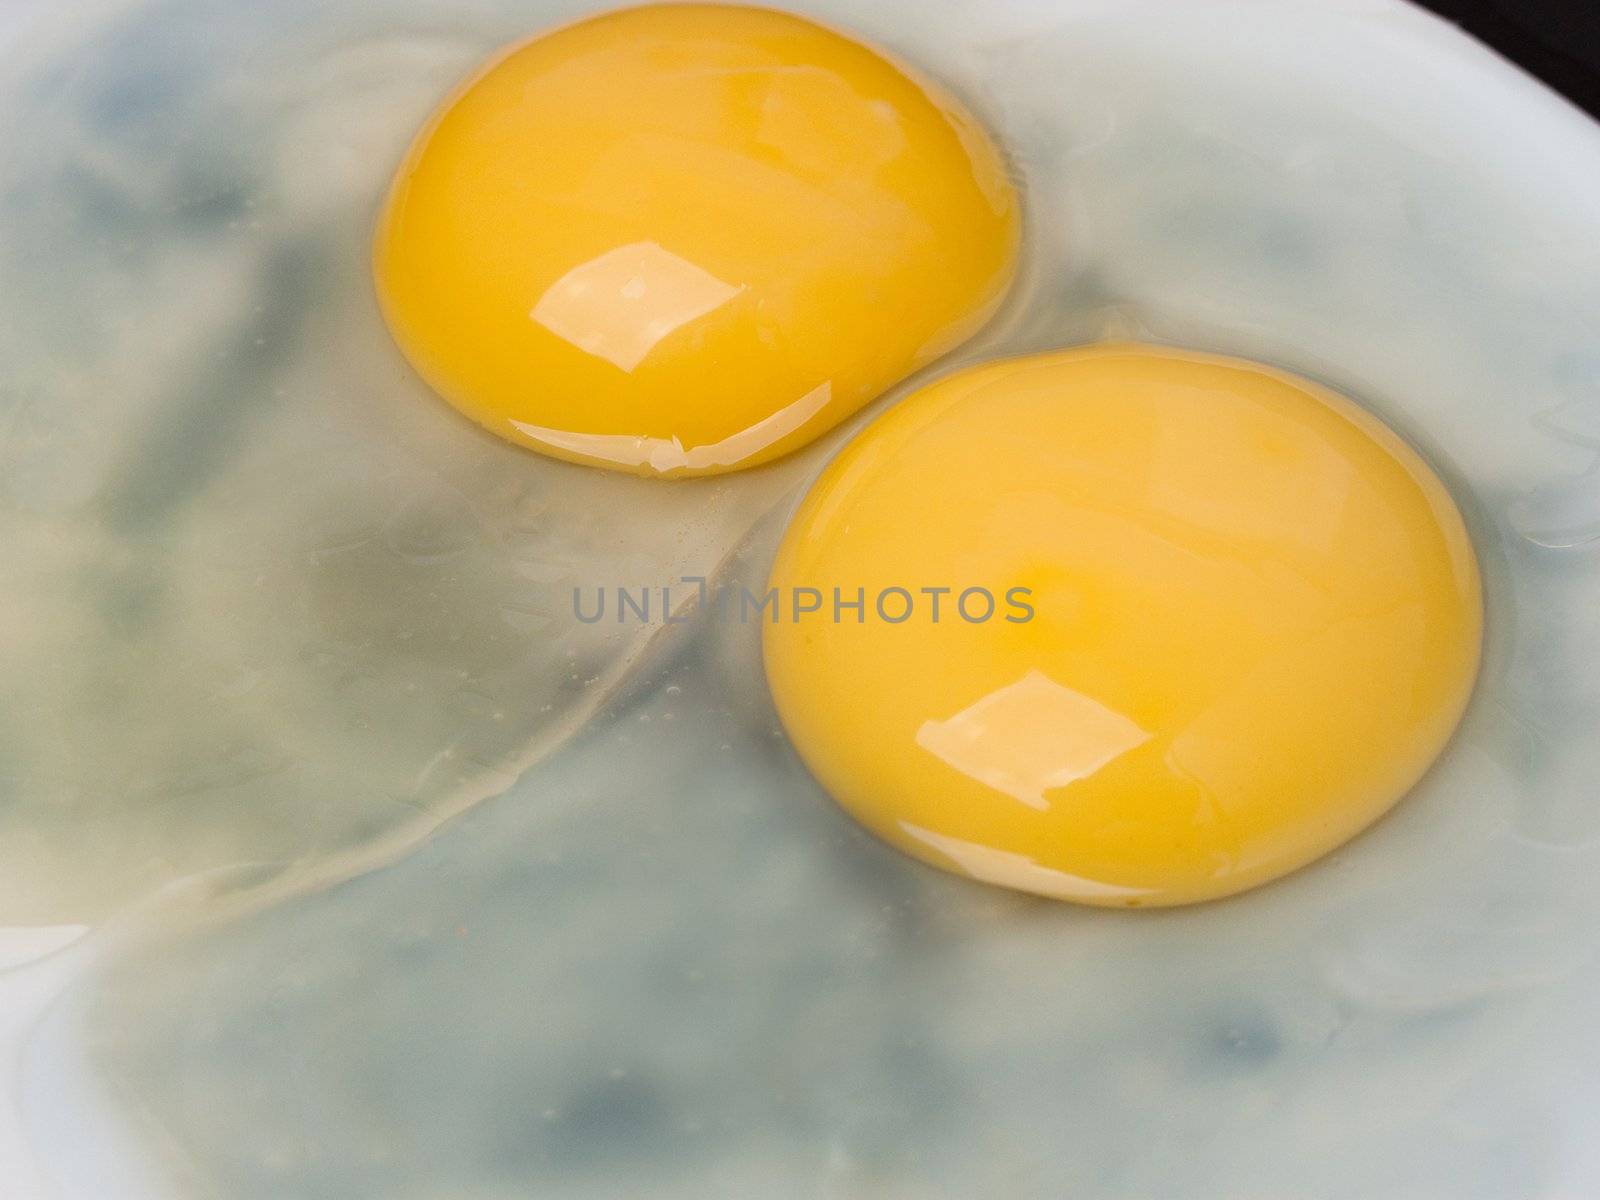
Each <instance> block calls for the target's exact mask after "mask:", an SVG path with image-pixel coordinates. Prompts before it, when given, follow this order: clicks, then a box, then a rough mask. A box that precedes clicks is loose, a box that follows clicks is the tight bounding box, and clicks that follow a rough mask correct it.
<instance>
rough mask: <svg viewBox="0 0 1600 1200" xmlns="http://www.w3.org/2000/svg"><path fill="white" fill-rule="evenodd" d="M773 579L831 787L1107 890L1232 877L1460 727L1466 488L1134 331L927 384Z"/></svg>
mask: <svg viewBox="0 0 1600 1200" xmlns="http://www.w3.org/2000/svg"><path fill="white" fill-rule="evenodd" d="M771 584H772V586H773V587H774V588H776V589H777V590H778V593H779V597H780V600H781V601H782V604H781V605H780V606H779V607H778V608H776V609H774V615H775V616H777V617H778V618H779V619H778V620H777V621H776V622H774V623H770V624H767V625H766V627H765V639H764V641H765V658H766V668H767V674H768V679H769V682H770V685H771V688H772V693H773V696H774V698H775V700H776V703H777V707H778V711H779V713H780V715H781V717H782V720H783V723H784V725H785V727H786V728H787V730H788V733H789V735H790V737H791V739H792V741H793V743H794V745H795V747H796V748H797V749H798V751H799V753H800V754H801V756H802V757H803V758H804V759H805V761H806V762H807V764H808V765H809V766H810V767H811V769H812V771H813V773H814V774H815V775H816V777H817V778H818V780H819V781H820V782H821V783H822V784H823V786H824V787H825V788H827V790H828V791H829V792H831V793H832V795H833V796H834V797H835V798H837V800H838V801H839V803H840V804H842V805H843V806H844V807H845V808H846V809H847V810H848V811H849V812H850V813H852V814H853V815H854V816H855V817H857V818H858V819H859V820H860V821H861V822H862V823H864V824H865V825H866V826H867V827H868V828H870V829H871V830H873V831H874V832H875V833H877V834H878V835H880V836H881V837H883V838H884V839H886V840H887V841H889V842H891V843H892V844H894V845H895V846H898V847H899V848H901V849H902V850H905V851H906V852H908V853H910V854H913V855H916V856H917V857H919V858H922V859H925V860H926V861H928V862H930V863H933V864H934V865H936V866H939V867H943V868H945V869H946V870H950V871H954V872H957V873H959V874H963V875H966V876H969V877H972V878H974V879H979V880H983V881H986V882H989V883H995V884H1001V885H1005V886H1008V887H1013V888H1020V889H1023V890H1025V891H1029V892H1037V893H1040V894H1043V895H1047V896H1055V897H1059V898H1062V899H1067V900H1075V901H1082V902H1085V903H1090V904H1104V905H1168V904H1183V903H1187V902H1191V901H1198V900H1206V899H1210V898H1213V897H1218V896H1224V895H1228V894H1230V893H1233V892H1238V891H1241V890H1243V889H1245V888H1249V887H1253V886H1255V885H1257V884H1260V883H1263V882H1265V881H1267V880H1270V879H1273V878H1275V877H1277V876H1280V875H1283V874H1285V873H1286V872H1289V871H1292V870H1294V869H1295V868H1297V867H1299V866H1301V865H1302V864H1304V863H1307V862H1309V861H1311V860H1312V859H1314V858H1316V857H1318V856H1319V855H1321V854H1324V853H1326V852H1327V851H1329V850H1331V849H1332V848H1334V847H1336V846H1338V845H1339V844H1340V843H1342V842H1344V841H1345V840H1346V839H1348V838H1350V837H1352V836H1353V835H1354V834H1356V833H1357V832H1358V831H1360V830H1361V829H1363V828H1364V827H1365V826H1367V825H1368V824H1370V823H1371V822H1372V821H1374V820H1376V819H1377V818H1378V817H1379V816H1380V815H1381V814H1383V813H1384V812H1385V811H1386V810H1387V809H1389V807H1390V806H1391V805H1393V804H1394V803H1395V802H1396V801H1397V800H1398V799H1399V798H1400V797H1401V796H1402V795H1403V794H1404V793H1405V792H1406V791H1407V790H1408V789H1409V788H1410V787H1411V786H1412V785H1413V784H1414V783H1415V782H1416V781H1417V779H1418V778H1419V777H1420V776H1421V775H1422V774H1423V772H1424V771H1425V770H1426V768H1427V767H1428V765H1429V764H1430V763H1431V762H1432V761H1433V759H1434V758H1435V757H1436V756H1437V755H1438V753H1439V752H1440V750H1441V748H1442V747H1443V746H1444V744H1445V742H1446V741H1447V740H1448V738H1449V736H1450V734H1451V731H1452V730H1453V729H1454V727H1455V725H1456V723H1457V721H1458V719H1459V718H1460V716H1461V713H1462V711H1463V708H1464V706H1465V704H1466V702H1467V698H1468V695H1469V693H1470V691H1471V689H1472V684H1473V680H1474V677H1475V675H1476V673H1477V667H1478V659H1479V646H1480V641H1481V630H1482V608H1481V592H1480V585H1479V579H1478V572H1477V566H1476V562H1475V559H1474V556H1473V552H1472V547H1471V544H1470V542H1469V540H1468V537H1467V534H1466V530H1465V528H1464V526H1463V523H1462V520H1461V517H1460V514H1459V513H1458V511H1457V509H1456V507H1455V506H1454V504H1453V503H1452V501H1451V499H1450V497H1449V495H1448V494H1447V492H1446V490H1445V488H1444V487H1443V485H1442V484H1441V483H1440V482H1439V480H1438V479H1437V478H1436V477H1435V475H1434V474H1433V473H1432V472H1431V471H1430V470H1429V468H1428V467H1427V466H1426V465H1425V464H1424V463H1423V461H1422V460H1421V459H1420V458H1419V457H1418V455H1417V454H1416V453H1414V452H1413V451H1412V450H1411V449H1410V448H1409V447H1408V446H1407V445H1406V444H1405V443H1404V442H1402V441H1401V440H1400V439H1399V438H1398V437H1397V436H1395V434H1394V433H1392V432H1391V431H1390V430H1389V429H1388V428H1386V427H1385V426H1384V425H1382V424H1381V423H1380V422H1379V421H1377V420H1376V419H1375V418H1373V417H1372V416H1370V415H1368V414H1367V413H1366V412H1365V411H1363V410H1362V409H1360V408H1358V407H1357V406H1356V405H1354V404H1352V403H1351V402H1349V401H1347V400H1345V399H1343V398H1342V397H1340V396H1337V395H1334V394H1332V393H1330V392H1328V391H1326V390H1324V389H1322V388H1319V387H1317V386H1314V385H1312V384H1311V383H1308V382H1306V381H1304V380H1300V379H1296V378H1293V377H1291V376H1289V375H1286V374H1283V373H1281V372H1278V371H1275V370H1271V369H1268V368H1266V367H1262V366H1257V365H1254V364H1250V363H1246V362H1241V361H1235V360H1230V359H1224V358H1217V357H1211V356H1206V355H1200V354H1194V353H1187V352H1180V351H1175V350H1166V349H1157V348H1151V347H1142V346H1132V345H1110V346H1101V347H1092V348H1087V349H1078V350H1070V351H1065V352H1060V353H1053V354H1045V355H1040V356H1037V357H1031V358H1024V359H1018V360H1014V361H1008V362H1000V363H994V364H990V365H986V366H980V367H977V368H973V369H970V370H965V371H962V372H959V373H957V374H954V375H952V376H949V377H948V378H945V379H942V380H940V381H938V382H936V383H933V384H932V385H930V386H928V387H925V388H923V389H921V390H920V391H918V392H916V393H914V394H913V395H912V396H910V397H909V398H907V399H906V400H904V401H903V402H901V403H900V404H898V405H897V406H895V407H894V408H893V409H891V410H890V411H889V412H888V413H887V414H886V415H885V416H883V417H882V418H880V419H879V420H877V421H876V422H875V423H873V424H872V425H871V426H869V427H868V428H867V429H866V431H865V432H863V433H862V434H861V435H860V436H858V437H857V438H856V439H855V440H854V441H853V442H852V443H850V445H849V446H847V447H846V448H845V450H844V451H843V452H842V453H841V454H840V455H839V456H838V457H837V458H836V460H835V461H834V462H833V463H832V464H831V465H830V466H829V467H828V469H827V470H826V471H825V472H824V474H823V475H822V477H821V478H820V479H819V480H818V481H817V483H816V485H815V486H814V487H813V488H812V489H811V491H810V493H809V494H808V495H807V496H806V498H805V500H804V502H803V504H802V505H801V507H800V509H799V511H798V513H797V515H796V516H795V517H794V520H793V523H792V524H791V526H790V527H789V529H788V531H787V533H786V535H785V537H784V540H783V542H782V545H781V547H780V551H779V554H778V558H777V561H776V564H775V566H774V569H773V573H772V578H771ZM946 588H947V589H950V590H949V592H948V593H943V592H940V591H939V589H946ZM807 589H809V590H807ZM835 589H838V590H837V591H835ZM796 590H800V591H801V592H802V593H803V594H804V595H805V596H806V598H807V599H806V602H805V604H804V605H789V602H788V599H787V597H788V596H789V595H790V594H791V593H794V592H795V591H796ZM963 592H969V593H974V594H971V595H969V596H968V597H967V598H966V603H965V604H964V605H963V606H962V607H959V608H958V606H957V601H958V600H959V599H960V598H961V593H963ZM985 593H986V594H988V595H989V596H991V597H993V600H994V605H993V610H992V613H991V614H990V615H988V616H987V617H986V616H985V613H986V610H987V609H988V608H989V606H988V605H986V603H985V602H984V599H983V594H985ZM818 594H820V596H821V597H822V598H823V601H822V603H821V604H820V606H817V607H816V609H815V611H807V612H806V613H805V614H804V615H801V616H796V614H795V610H796V609H798V608H805V609H807V610H810V609H811V608H812V600H813V599H814V597H815V596H816V595H818ZM907 594H908V595H909V599H910V601H911V603H910V604H909V605H908V603H907ZM886 595H887V597H888V599H887V600H885V599H884V597H885V596H886ZM860 598H864V599H865V603H864V604H863V605H861V606H860V607H859V608H858V607H857V606H856V605H855V604H854V603H853V602H854V601H856V600H857V599H860ZM841 600H842V601H843V604H842V606H841V605H840V604H838V603H837V602H838V601H841ZM880 602H882V606H881V607H880ZM936 605H937V608H936ZM908 609H909V613H908V615H905V616H904V618H903V619H901V618H902V614H906V613H907V611H908Z"/></svg>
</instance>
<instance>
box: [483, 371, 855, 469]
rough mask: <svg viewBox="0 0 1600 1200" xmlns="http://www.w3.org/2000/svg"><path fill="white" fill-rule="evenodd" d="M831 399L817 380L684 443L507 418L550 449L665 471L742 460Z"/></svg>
mask: <svg viewBox="0 0 1600 1200" xmlns="http://www.w3.org/2000/svg"><path fill="white" fill-rule="evenodd" d="M832 399H833V385H832V384H831V383H829V382H828V381H827V380H824V381H823V382H822V383H819V384H818V385H817V386H816V387H814V388H812V389H811V390H810V391H809V392H807V393H806V394H805V395H804V396H801V397H800V399H798V400H796V401H794V402H793V403H792V404H788V405H786V406H785V407H783V408H780V409H779V410H778V411H777V412H775V413H773V414H772V415H771V416H770V417H766V418H764V419H763V420H760V421H757V422H756V423H755V424H754V425H752V426H750V428H748V429H741V430H740V431H739V432H738V433H735V434H730V435H729V436H728V437H725V438H723V439H722V440H721V441H719V442H712V443H711V444H710V445H706V446H691V447H688V448H687V449H686V448H685V447H684V445H683V443H682V442H680V441H679V440H678V439H677V438H675V437H671V438H659V437H645V436H643V435H636V434H627V433H615V434H606V433H574V432H572V431H570V430H564V429H546V428H544V427H543V426H541V425H530V424H528V423H527V422H526V421H512V422H511V424H512V425H513V426H515V427H516V428H517V429H518V430H519V431H521V432H522V433H525V434H527V435H528V436H529V437H531V438H533V439H534V440H536V441H539V442H543V443H544V444H545V445H547V446H549V447H551V448H552V449H556V450H564V451H567V452H568V453H571V454H580V455H582V456H583V457H585V458H592V459H597V460H599V461H601V462H608V463H616V464H617V465H618V466H624V467H648V468H650V469H651V470H652V471H657V472H660V473H662V474H665V473H666V472H668V471H675V470H680V469H682V468H684V467H687V468H689V469H690V470H695V471H698V470H704V469H706V468H708V467H725V466H732V465H733V464H735V463H738V462H742V461H743V460H744V459H746V458H748V457H749V456H750V455H752V454H754V453H755V452H756V451H758V450H760V449H762V448H763V447H765V446H770V445H772V443H773V442H776V441H778V440H779V439H780V438H784V437H787V436H788V435H789V434H791V433H793V432H794V431H795V430H796V429H799V428H800V426H802V425H804V424H805V423H806V422H807V421H809V420H810V419H811V418H812V417H813V416H815V415H816V414H817V413H819V412H821V411H822V410H823V409H824V408H826V407H827V406H828V403H829V401H831V400H832Z"/></svg>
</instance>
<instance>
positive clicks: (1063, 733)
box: [917, 670, 1150, 869]
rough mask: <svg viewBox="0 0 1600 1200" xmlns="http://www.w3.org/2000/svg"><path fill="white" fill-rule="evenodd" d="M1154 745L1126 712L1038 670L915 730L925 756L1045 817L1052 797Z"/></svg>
mask: <svg viewBox="0 0 1600 1200" xmlns="http://www.w3.org/2000/svg"><path fill="white" fill-rule="evenodd" d="M1149 740H1150V734H1149V733H1147V732H1146V731H1145V730H1143V729H1140V728H1139V726H1137V725H1135V724H1134V723H1133V722H1132V721H1130V720H1129V719H1128V718H1127V717H1125V716H1123V715H1122V714H1121V713H1117V712H1113V711H1112V710H1111V709H1109V708H1107V707H1106V706H1105V705H1104V704H1101V703H1100V701H1098V700H1096V699H1094V698H1093V697H1092V696H1085V695H1084V694H1083V693H1082V692H1077V691H1074V690H1073V689H1071V688H1069V687H1065V686H1063V685H1061V684H1059V683H1057V682H1056V681H1055V680H1053V679H1051V678H1050V677H1049V676H1047V675H1045V674H1044V673H1043V672H1042V671H1037V670H1033V671H1029V672H1028V673H1027V674H1026V675H1024V676H1023V677H1022V678H1021V679H1019V680H1017V681H1016V682H1015V683H1011V684H1007V685H1006V686H1005V687H1003V688H1000V689H999V690H998V691H994V692H990V693H989V694H988V695H987V696H985V697H983V699H981V700H979V701H977V702H976V703H974V704H971V705H969V706H968V707H966V708H964V709H962V710H961V711H960V712H958V713H957V714H956V715H955V716H953V717H951V718H950V719H949V720H946V721H924V722H923V723H922V726H921V728H919V729H918V730H917V745H919V746H921V747H922V748H923V749H924V750H926V751H928V753H930V754H932V755H934V756H935V757H936V758H938V759H940V760H941V761H942V762H944V763H946V764H947V765H949V766H951V767H954V768H955V769H956V770H957V771H960V772H961V773H962V774H963V775H966V776H968V777H969V778H971V779H976V780H977V781H978V782H979V783H982V784H985V785H986V786H988V787H992V788H994V789H995V790H996V791H997V792H1003V793H1005V794H1006V795H1007V796H1010V797H1011V798H1012V799H1014V800H1020V801H1022V803H1024V804H1026V805H1027V806H1028V807H1029V808H1036V809H1039V810H1041V811H1043V810H1045V809H1047V808H1049V807H1050V802H1049V801H1048V800H1046V799H1045V798H1044V794H1045V793H1046V792H1047V791H1050V790H1051V789H1053V788H1059V787H1065V786H1066V785H1067V784H1069V783H1072V782H1073V781H1074V780H1078V779H1086V778H1088V777H1089V776H1090V775H1093V774H1094V773H1095V772H1096V771H1098V770H1100V768H1101V767H1103V766H1105V765H1106V764H1107V763H1109V762H1110V761H1111V760H1112V759H1114V758H1117V757H1118V756H1119V755H1122V754H1126V753H1127V752H1128V751H1129V750H1132V749H1133V748H1134V747H1136V746H1142V745H1143V744H1144V743H1145V742H1147V741H1149ZM924 840H926V839H924ZM1041 869H1042V868H1041Z"/></svg>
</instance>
